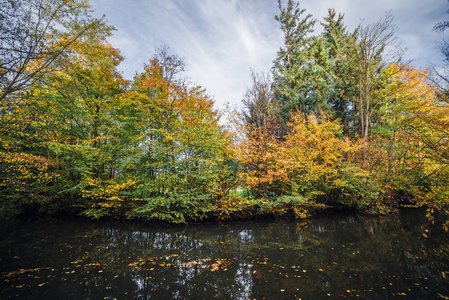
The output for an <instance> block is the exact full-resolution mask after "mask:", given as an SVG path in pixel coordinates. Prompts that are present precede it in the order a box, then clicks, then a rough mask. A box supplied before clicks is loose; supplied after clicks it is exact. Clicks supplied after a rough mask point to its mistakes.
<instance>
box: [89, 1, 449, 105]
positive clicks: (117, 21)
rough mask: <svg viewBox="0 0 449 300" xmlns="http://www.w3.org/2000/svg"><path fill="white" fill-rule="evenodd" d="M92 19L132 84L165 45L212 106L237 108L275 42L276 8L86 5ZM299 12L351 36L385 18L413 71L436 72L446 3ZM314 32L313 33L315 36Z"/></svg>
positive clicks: (313, 4) (331, 4)
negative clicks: (334, 16)
mask: <svg viewBox="0 0 449 300" xmlns="http://www.w3.org/2000/svg"><path fill="white" fill-rule="evenodd" d="M90 2H91V4H92V6H93V8H94V9H95V14H96V15H97V16H101V15H103V14H105V15H106V19H107V20H108V23H109V24H110V25H114V26H115V27H116V28H117V31H116V32H115V33H114V36H113V37H112V38H111V39H110V42H111V44H112V45H113V46H114V47H116V48H119V49H120V50H121V52H122V54H123V55H124V56H125V61H124V62H123V63H122V65H121V66H120V69H121V70H122V71H123V73H124V76H125V77H126V78H127V79H132V77H133V76H134V74H135V73H136V72H141V71H142V70H143V65H144V63H146V62H148V60H149V59H150V58H151V57H152V56H153V55H154V53H155V49H156V48H158V47H159V46H161V45H168V46H169V47H170V49H171V50H172V52H173V53H174V54H176V55H179V56H181V57H184V58H185V60H186V63H187V75H188V76H189V77H190V78H191V81H192V82H194V83H195V84H196V85H201V86H202V87H204V88H206V90H207V92H208V93H209V94H210V95H211V96H213V97H214V99H215V100H216V104H217V108H222V107H223V105H224V103H226V102H230V103H231V104H237V105H238V104H239V103H240V102H241V98H242V95H243V94H244V92H245V90H246V88H247V87H248V85H249V82H250V69H253V70H255V71H256V72H269V70H270V68H271V66H272V62H273V60H274V59H275V57H276V52H277V51H278V50H279V48H280V47H281V46H282V42H283V38H282V35H281V32H280V30H279V26H278V24H277V22H276V21H275V20H274V16H275V15H276V14H277V13H278V11H279V9H278V3H277V0H240V1H239V0H91V1H90ZM284 2H286V0H284ZM300 3H301V6H302V7H303V8H305V9H306V12H307V13H310V14H312V15H313V17H314V18H316V19H318V20H322V18H323V17H324V16H326V15H327V10H328V9H329V8H335V10H336V11H337V12H341V13H344V14H345V24H346V25H347V27H348V28H349V29H354V28H355V27H356V26H357V25H358V24H360V23H361V22H362V21H363V22H365V23H371V22H374V21H376V20H378V19H380V18H381V17H383V16H384V15H385V12H386V11H389V10H391V11H392V12H393V15H394V16H395V24H396V26H397V27H398V31H397V37H398V41H399V42H400V43H401V44H402V46H403V47H404V48H407V49H408V50H407V52H406V55H405V59H406V60H411V61H412V64H414V65H415V66H417V67H420V68H425V67H427V66H429V65H430V64H436V65H438V63H439V61H440V58H441V56H440V54H439V51H438V47H437V45H436V44H437V43H438V41H441V39H442V34H441V33H435V32H433V31H432V27H433V25H434V23H435V22H437V21H440V20H445V19H449V15H447V14H445V12H446V11H447V10H448V9H449V3H448V2H447V0H319V1H318V0H302V1H300ZM320 30H321V29H320V27H319V26H317V27H316V31H320Z"/></svg>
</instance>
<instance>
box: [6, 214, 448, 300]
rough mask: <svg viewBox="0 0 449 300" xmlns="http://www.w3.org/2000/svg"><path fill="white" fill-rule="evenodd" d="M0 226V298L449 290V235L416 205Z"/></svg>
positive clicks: (441, 293) (429, 294)
mask: <svg viewBox="0 0 449 300" xmlns="http://www.w3.org/2000/svg"><path fill="white" fill-rule="evenodd" d="M437 223H438V222H437ZM0 233H1V240H0V272H1V273H0V299H8V298H21V299H111V300H112V299H213V298H216V299H334V298H357V297H358V298H361V299H449V298H447V297H449V235H448V234H447V233H445V232H444V231H443V230H442V228H441V226H440V225H439V224H434V225H433V224H432V223H431V222H430V221H428V220H427V219H426V218H425V216H424V212H423V211H422V210H404V211H401V212H400V213H399V214H398V215H394V216H382V217H366V216H355V215H326V216H322V217H319V218H313V219H310V220H306V221H289V220H270V221H238V222H228V223H222V224H219V223H214V224H194V225H183V226H172V225H160V224H159V225H158V224H154V223H132V222H122V223H120V222H94V221H85V220H45V221H26V222H16V223H14V224H9V225H6V224H3V228H2V230H1V232H0Z"/></svg>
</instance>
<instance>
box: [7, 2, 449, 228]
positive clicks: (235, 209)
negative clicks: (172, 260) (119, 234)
mask: <svg viewBox="0 0 449 300" xmlns="http://www.w3.org/2000/svg"><path fill="white" fill-rule="evenodd" d="M1 3H2V8H1V9H0V20H1V23H2V26H1V27H0V36H1V40H0V85H1V86H0V217H1V218H9V217H13V216H16V215H18V214H22V213H27V214H28V213H32V214H48V215H81V216H86V217H90V218H101V217H113V218H119V219H138V220H158V221H167V222H172V223H187V222H197V221H200V220H226V219H241V218H252V217H256V216H274V217H288V218H307V217H309V216H311V215H313V214H315V213H318V212H324V211H328V210H343V211H351V212H357V213H366V214H385V213H391V212H394V211H395V210H397V209H398V208H399V207H404V206H405V207H426V208H427V209H428V212H429V218H432V215H431V214H432V213H433V212H435V211H443V212H446V213H449V211H448V209H449V201H448V199H449V168H448V167H449V145H448V139H449V105H448V97H447V95H448V90H447V83H448V79H449V77H447V76H446V75H447V74H446V73H444V70H445V69H444V68H441V69H439V70H440V71H439V72H437V71H435V70H428V69H426V70H421V69H418V68H416V67H414V66H413V65H411V64H410V63H404V62H403V61H402V59H401V58H402V54H403V52H402V50H401V47H400V45H398V44H397V42H396V39H395V24H394V20H393V15H392V14H391V13H387V14H385V16H384V17H383V18H381V19H380V20H378V21H377V22H374V23H371V24H361V25H360V26H358V27H357V28H356V29H355V30H352V31H351V30H348V29H347V27H346V26H345V23H344V15H343V14H340V13H338V12H336V11H335V10H333V9H329V11H328V15H327V16H325V17H324V18H322V17H321V19H320V20H318V19H314V17H313V16H311V15H310V14H308V13H307V12H306V11H305V10H304V9H302V8H301V7H300V5H299V3H298V2H296V1H294V0H288V1H286V3H285V4H284V3H283V2H281V1H279V12H278V14H277V15H276V16H275V19H276V21H277V22H278V24H279V28H280V30H281V31H282V34H283V37H284V43H283V44H282V45H279V48H280V50H279V51H278V53H277V56H276V57H273V65H272V68H271V70H270V71H269V72H268V73H256V72H252V74H251V78H252V82H251V85H250V87H249V88H248V90H247V92H246V93H245V95H242V104H243V109H242V110H239V109H233V108H228V109H225V110H223V111H221V110H219V109H217V107H215V106H214V99H212V98H211V97H210V96H209V95H208V94H207V91H206V90H205V89H204V88H202V87H199V86H196V85H193V84H191V83H190V81H189V80H188V79H187V74H186V72H185V60H184V59H183V58H181V57H179V56H177V55H176V54H173V53H171V52H170V50H169V48H168V47H166V46H161V47H160V48H159V49H158V50H157V51H156V53H155V54H154V56H153V57H150V58H149V60H148V63H147V64H145V66H144V71H143V72H141V73H136V75H135V77H134V78H133V79H132V80H126V79H125V78H123V76H122V74H121V73H120V71H119V70H118V66H119V64H120V63H121V62H122V61H123V57H122V56H121V53H120V50H119V49H115V48H114V47H112V46H111V45H110V44H109V43H108V37H110V36H111V34H112V33H113V31H114V30H115V28H114V27H113V26H110V25H108V24H107V22H106V21H105V19H104V18H103V19H102V18H100V19H98V18H94V17H93V16H92V8H91V7H90V5H89V3H88V2H87V1H81V0H71V1H68V0H6V1H2V2H1ZM446 27H449V24H448V23H446V22H441V23H437V24H436V25H435V28H434V30H439V31H444V29H446ZM429 30H431V29H429ZM441 51H442V54H443V56H444V57H446V59H447V60H446V61H445V63H448V62H449V45H447V44H445V43H444V42H442V44H441ZM447 226H449V222H448V223H446V227H445V229H446V230H447V229H448V227H447Z"/></svg>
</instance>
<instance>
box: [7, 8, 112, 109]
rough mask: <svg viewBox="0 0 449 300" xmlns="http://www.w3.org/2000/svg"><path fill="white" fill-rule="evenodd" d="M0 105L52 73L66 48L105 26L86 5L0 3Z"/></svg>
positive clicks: (96, 32)
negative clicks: (0, 102) (7, 98)
mask: <svg viewBox="0 0 449 300" xmlns="http://www.w3.org/2000/svg"><path fill="white" fill-rule="evenodd" d="M0 7H1V8H0V21H1V24H2V26H0V37H1V38H0V101H3V100H4V98H5V97H8V96H9V95H13V94H15V93H16V92H19V91H24V90H25V89H26V88H27V87H29V86H31V85H32V84H33V83H34V82H37V81H40V80H43V75H45V74H48V73H50V72H52V71H53V70H55V67H56V65H55V61H56V60H57V59H58V58H60V57H61V56H63V55H65V54H66V53H67V51H68V50H69V48H70V45H71V44H72V43H73V42H75V41H76V40H79V39H81V38H83V37H86V36H89V35H92V34H98V33H99V32H101V31H102V28H104V26H105V23H104V21H103V20H101V19H96V18H94V17H92V16H91V9H90V6H89V4H88V3H87V2H86V1H78V0H77V1H66V0H57V1H53V0H52V1H50V0H1V2H0Z"/></svg>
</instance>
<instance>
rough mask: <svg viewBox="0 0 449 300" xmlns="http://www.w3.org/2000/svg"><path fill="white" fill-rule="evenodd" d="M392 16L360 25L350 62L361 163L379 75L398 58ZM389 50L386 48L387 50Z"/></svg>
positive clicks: (370, 122)
mask: <svg viewBox="0 0 449 300" xmlns="http://www.w3.org/2000/svg"><path fill="white" fill-rule="evenodd" d="M393 20H394V18H393V15H392V14H391V13H387V14H386V15H385V17H384V18H382V19H380V20H379V21H377V22H375V23H373V24H368V25H364V26H361V27H360V29H359V32H358V41H357V47H356V52H355V56H354V61H353V62H352V63H353V64H355V65H356V66H357V68H356V70H355V73H356V75H355V79H356V82H357V83H356V84H357V114H358V126H359V132H360V135H361V137H362V139H363V141H364V143H365V146H364V147H363V161H364V163H365V162H366V160H367V155H368V154H367V149H368V146H367V144H368V141H369V135H370V130H371V129H372V127H373V126H374V120H373V117H374V115H375V111H376V108H377V107H378V104H379V101H378V99H376V98H375V97H374V93H375V91H376V89H377V88H378V86H379V80H380V72H381V70H382V69H383V68H385V67H387V65H388V63H390V62H394V61H395V60H398V59H399V58H400V54H401V52H400V49H399V48H395V47H394V46H395V45H394V43H393V42H394V39H395V37H394V33H395V30H396V29H395V26H394V24H393ZM388 47H390V49H389V48H388Z"/></svg>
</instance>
